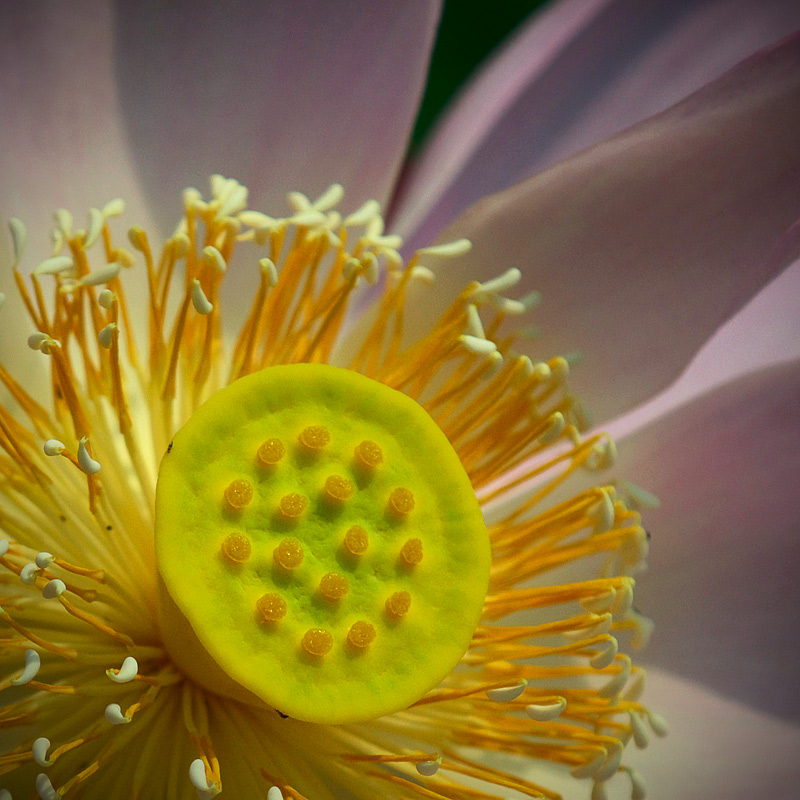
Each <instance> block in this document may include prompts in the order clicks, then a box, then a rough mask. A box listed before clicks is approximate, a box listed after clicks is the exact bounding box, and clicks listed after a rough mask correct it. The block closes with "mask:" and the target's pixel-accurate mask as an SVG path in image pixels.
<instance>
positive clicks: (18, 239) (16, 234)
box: [8, 217, 28, 267]
mask: <svg viewBox="0 0 800 800" xmlns="http://www.w3.org/2000/svg"><path fill="white" fill-rule="evenodd" d="M8 229H9V230H10V231H11V241H12V243H13V245H14V266H15V267H16V266H18V265H19V262H20V261H22V255H23V253H24V252H25V245H26V244H27V242H28V232H27V230H26V229H25V223H24V222H23V221H22V220H21V219H17V218H16V217H11V219H10V220H9V221H8Z"/></svg>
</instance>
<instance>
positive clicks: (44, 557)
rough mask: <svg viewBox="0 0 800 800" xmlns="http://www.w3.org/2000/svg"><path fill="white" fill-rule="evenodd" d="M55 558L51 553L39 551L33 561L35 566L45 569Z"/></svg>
mask: <svg viewBox="0 0 800 800" xmlns="http://www.w3.org/2000/svg"><path fill="white" fill-rule="evenodd" d="M54 560H55V556H54V555H53V554H52V553H44V552H43V553H39V554H38V555H37V556H36V558H35V559H34V561H35V562H36V566H37V567H39V569H47V568H48V567H49V566H50V565H51V564H52V563H53V561H54Z"/></svg>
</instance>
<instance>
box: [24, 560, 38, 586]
mask: <svg viewBox="0 0 800 800" xmlns="http://www.w3.org/2000/svg"><path fill="white" fill-rule="evenodd" d="M38 573H39V567H37V566H36V564H34V563H30V564H26V565H25V566H24V567H23V568H22V569H21V570H20V571H19V579H20V580H21V581H22V583H23V585H25V586H33V584H34V583H36V576H37V574H38Z"/></svg>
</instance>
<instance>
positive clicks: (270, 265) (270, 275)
mask: <svg viewBox="0 0 800 800" xmlns="http://www.w3.org/2000/svg"><path fill="white" fill-rule="evenodd" d="M258 266H259V267H260V268H261V272H262V273H263V274H264V275H266V276H267V280H268V282H269V285H270V287H274V286H275V284H276V283H277V282H278V269H277V267H276V266H275V264H274V262H273V261H272V259H271V258H261V259H259V261H258Z"/></svg>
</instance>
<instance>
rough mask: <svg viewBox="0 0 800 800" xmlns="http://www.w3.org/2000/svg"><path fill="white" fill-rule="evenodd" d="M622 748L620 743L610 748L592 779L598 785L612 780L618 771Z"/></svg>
mask: <svg viewBox="0 0 800 800" xmlns="http://www.w3.org/2000/svg"><path fill="white" fill-rule="evenodd" d="M623 749H624V748H623V746H622V743H621V742H616V743H615V744H614V745H613V746H612V747H611V748H610V750H611V752H610V753H609V754H608V758H607V759H606V760H605V762H604V763H603V766H602V767H601V768H600V769H599V770H598V771H597V772H596V773H595V775H594V779H595V780H596V781H598V782H600V783H604V782H605V781H607V780H609V778H612V777H613V776H614V775H616V773H617V770H618V769H619V765H620V763H621V761H622V752H623Z"/></svg>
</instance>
